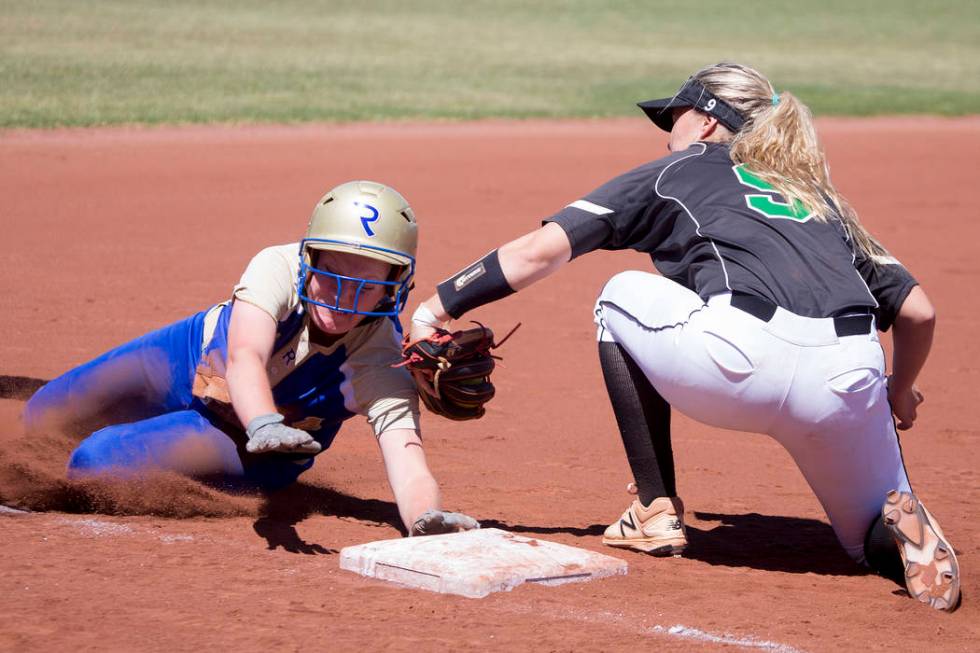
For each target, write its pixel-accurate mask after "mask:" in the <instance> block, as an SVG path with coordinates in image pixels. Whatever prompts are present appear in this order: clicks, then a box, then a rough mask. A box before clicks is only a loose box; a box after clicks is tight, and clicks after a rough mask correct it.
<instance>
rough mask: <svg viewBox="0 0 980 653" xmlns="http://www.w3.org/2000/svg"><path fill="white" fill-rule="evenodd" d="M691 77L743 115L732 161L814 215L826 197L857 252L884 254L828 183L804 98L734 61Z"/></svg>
mask: <svg viewBox="0 0 980 653" xmlns="http://www.w3.org/2000/svg"><path fill="white" fill-rule="evenodd" d="M694 79H696V80H697V81H699V82H700V83H701V84H702V85H703V86H704V87H705V88H706V89H707V90H709V91H711V92H712V93H714V94H715V95H716V96H718V97H719V98H721V99H722V100H724V101H725V102H727V103H728V104H729V105H731V106H732V108H734V109H735V110H736V111H738V112H739V113H740V114H742V116H743V117H744V118H745V120H746V122H745V125H744V126H743V127H742V129H740V130H739V131H738V133H736V134H735V135H734V138H733V139H732V141H731V156H732V160H733V161H734V162H735V163H744V164H745V166H746V167H747V168H748V169H749V170H751V171H752V172H753V173H754V174H756V175H758V176H759V177H761V178H762V179H763V180H764V181H766V182H768V183H769V184H771V185H772V186H773V187H774V188H775V189H776V191H778V192H779V194H780V195H782V196H783V197H784V198H786V200H787V201H789V202H793V201H794V200H799V201H800V202H801V203H802V204H803V206H804V207H806V208H807V209H808V210H809V211H810V212H812V213H814V214H815V219H818V220H827V219H828V218H829V217H830V216H829V209H830V207H829V206H828V202H829V203H830V204H832V206H833V209H835V210H836V212H837V213H838V214H839V215H840V217H841V219H842V220H843V222H844V226H845V227H846V228H847V231H848V232H849V233H850V235H851V238H852V239H853V240H854V244H855V246H856V247H857V248H858V249H859V250H861V252H863V253H864V254H865V255H866V256H868V257H869V258H871V259H872V260H879V259H880V258H881V257H886V256H888V251H887V250H886V249H885V248H884V246H882V245H881V243H879V242H878V241H877V240H876V239H875V238H874V236H872V235H871V234H870V233H869V232H868V230H867V229H865V228H864V226H863V225H862V224H861V222H860V221H859V220H858V217H857V213H856V212H855V211H854V209H853V208H852V207H851V205H850V204H848V202H847V200H846V199H845V198H844V196H843V195H841V194H840V193H839V192H838V191H837V189H836V188H834V185H833V183H831V181H830V167H829V166H828V165H827V159H826V157H825V156H824V153H823V149H822V148H821V147H820V143H819V141H818V140H817V133H816V130H815V129H814V127H813V116H812V115H811V114H810V109H808V108H807V106H806V105H805V104H803V103H802V102H800V101H799V100H798V99H797V98H796V96H794V95H793V94H792V93H790V92H788V91H783V92H782V93H779V94H778V95H777V94H776V89H775V88H773V86H772V84H771V83H770V82H769V80H768V79H766V78H765V77H764V76H763V75H762V74H761V73H760V72H758V71H757V70H754V69H752V68H749V67H748V66H743V65H740V64H736V63H727V62H723V63H719V64H715V65H713V66H707V67H705V68H702V69H701V70H699V71H698V72H696V73H695V74H694Z"/></svg>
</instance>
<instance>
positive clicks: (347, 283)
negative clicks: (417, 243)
mask: <svg viewBox="0 0 980 653" xmlns="http://www.w3.org/2000/svg"><path fill="white" fill-rule="evenodd" d="M307 243H330V244H334V245H346V246H348V247H356V248H358V249H366V250H372V251H375V252H384V253H385V254H393V255H395V256H399V257H403V258H407V259H408V260H409V270H408V275H407V276H406V277H405V279H404V280H403V281H388V280H381V279H363V278H361V277H348V276H345V275H343V274H337V273H336V272H330V271H329V270H320V269H317V268H315V267H313V266H312V265H308V264H307V263H306V261H305V260H304V256H303V252H305V251H306V245H307ZM314 274H318V275H321V276H324V277H327V278H329V279H331V280H333V281H334V283H336V284H337V291H336V294H335V295H334V300H333V303H332V304H331V303H329V302H322V301H317V300H315V299H313V298H311V297H310V296H309V295H307V294H306V285H307V280H308V279H309V278H310V276H311V275H314ZM414 276H415V258H414V257H412V256H409V255H408V254H405V253H404V252H396V251H395V250H392V249H385V248H384V247H375V246H373V245H362V244H359V243H349V242H345V241H342V240H328V239H326V238H304V239H303V240H301V241H300V243H299V275H298V276H297V278H296V292H297V294H299V298H300V299H301V300H302V301H304V302H309V303H310V304H316V305H317V306H322V307H323V308H329V309H330V310H331V311H336V312H337V313H348V314H353V315H367V316H370V317H395V316H397V315H398V314H399V313H401V312H402V310H403V309H404V308H405V302H407V301H408V291H409V284H410V283H411V281H412V277H414ZM365 286H384V287H385V290H386V292H385V295H384V299H382V300H381V301H380V302H379V303H377V304H376V305H374V306H370V307H368V308H369V310H363V309H362V308H361V305H360V302H361V293H362V292H363V291H364V287H365ZM352 287H353V288H354V289H355V290H354V302H353V305H352V306H351V307H346V308H345V307H342V306H341V305H340V299H341V297H342V296H343V295H344V294H345V292H346V291H347V289H348V288H352Z"/></svg>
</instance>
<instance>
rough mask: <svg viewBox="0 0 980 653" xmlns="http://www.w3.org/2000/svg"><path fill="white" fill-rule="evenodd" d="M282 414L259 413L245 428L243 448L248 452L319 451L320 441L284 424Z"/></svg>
mask: <svg viewBox="0 0 980 653" xmlns="http://www.w3.org/2000/svg"><path fill="white" fill-rule="evenodd" d="M282 422H283V416H282V415H280V414H279V413H270V414H269V415H259V416H258V417H256V418H255V419H253V420H252V421H251V422H249V423H248V427H247V428H246V429H245V433H246V435H248V443H247V444H246V445H245V449H246V450H247V451H248V452H249V453H269V452H273V451H278V452H282V453H309V454H314V453H320V450H321V449H322V447H321V446H320V443H319V442H317V441H316V440H314V439H313V436H312V435H310V434H309V433H307V432H306V431H303V430H300V429H294V428H293V427H291V426H286V425H285V424H283V423H282Z"/></svg>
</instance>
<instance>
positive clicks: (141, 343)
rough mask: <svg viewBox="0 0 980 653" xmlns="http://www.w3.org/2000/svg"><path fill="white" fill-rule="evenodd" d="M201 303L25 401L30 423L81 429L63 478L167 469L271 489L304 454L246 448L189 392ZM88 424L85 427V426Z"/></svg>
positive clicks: (301, 464) (308, 462) (38, 427)
mask: <svg viewBox="0 0 980 653" xmlns="http://www.w3.org/2000/svg"><path fill="white" fill-rule="evenodd" d="M204 315H205V312H201V313H198V314H196V315H193V316H191V317H189V318H187V319H185V320H181V321H180V322H176V323H174V324H172V325H170V326H167V327H164V328H162V329H158V330H157V331H153V332H151V333H148V334H146V335H144V336H141V337H139V338H137V339H135V340H133V341H131V342H129V343H126V344H124V345H122V346H120V347H117V348H116V349H113V350H111V351H109V352H106V353H105V354H103V355H101V356H99V357H98V358H96V359H95V360H92V361H90V362H88V363H85V364H84V365H81V366H79V367H76V368H75V369H73V370H71V371H69V372H67V373H65V374H63V375H61V376H60V377H58V378H56V379H54V380H52V381H51V382H50V383H48V384H47V385H45V386H44V387H43V388H41V389H40V390H38V391H37V393H36V394H35V395H34V396H33V397H31V399H30V401H28V402H27V406H26V408H25V409H24V424H25V427H26V428H27V429H28V430H29V431H42V430H57V431H61V432H65V433H69V434H77V435H84V434H88V433H91V435H89V436H88V437H86V438H85V439H84V440H83V441H82V442H81V444H80V445H79V446H78V448H77V449H75V451H74V452H73V453H72V456H71V459H70V460H69V463H68V474H69V477H73V478H77V477H84V476H92V475H101V476H106V475H108V476H114V477H126V476H131V475H133V474H138V473H140V472H145V471H149V470H168V471H174V472H178V473H180V474H184V475H186V476H190V477H193V478H197V479H201V480H205V481H208V482H211V483H213V484H216V485H219V486H225V487H233V488H234V487H245V488H247V487H253V488H258V489H266V490H273V489H277V488H280V487H284V486H286V485H289V484H290V483H292V482H294V481H295V480H296V478H297V477H299V475H300V474H302V473H303V472H304V471H306V470H307V469H309V468H310V467H312V466H313V458H312V457H309V456H306V457H298V456H290V455H282V454H262V455H253V454H249V453H247V452H246V451H245V448H244V444H245V440H246V436H245V434H244V433H243V432H242V431H241V429H240V428H238V427H237V425H236V426H234V427H232V426H229V425H227V424H226V423H223V422H222V421H221V420H220V419H219V418H217V417H216V416H215V415H214V414H212V413H211V411H210V410H208V408H207V407H206V406H205V405H204V404H203V403H202V402H201V401H200V400H199V399H197V398H196V397H194V396H193V394H192V393H191V388H192V386H193V381H194V371H195V368H196V367H197V363H198V359H199V358H200V355H201V339H202V337H203V328H204ZM93 431H94V432H93Z"/></svg>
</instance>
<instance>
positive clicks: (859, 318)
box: [732, 290, 874, 338]
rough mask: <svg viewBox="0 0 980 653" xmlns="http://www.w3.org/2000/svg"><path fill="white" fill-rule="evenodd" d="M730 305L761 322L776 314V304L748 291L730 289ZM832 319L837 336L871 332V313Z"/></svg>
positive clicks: (872, 321)
mask: <svg viewBox="0 0 980 653" xmlns="http://www.w3.org/2000/svg"><path fill="white" fill-rule="evenodd" d="M732 306H734V307H735V308H737V309H739V310H741V311H745V312H746V313H748V314H749V315H751V316H753V317H757V318H759V319H760V320H762V321H763V322H768V321H769V320H771V319H772V316H773V315H775V314H776V308H777V306H776V305H775V304H773V303H772V302H771V301H769V300H768V299H765V298H763V297H759V296H757V295H750V294H749V293H744V292H740V291H738V290H733V291H732ZM831 319H833V320H834V331H836V332H837V337H838V338H843V337H844V336H860V335H867V334H869V333H871V328H872V325H873V324H874V320H873V319H872V317H871V314H870V313H868V314H864V315H839V316H837V317H834V318H831Z"/></svg>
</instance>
